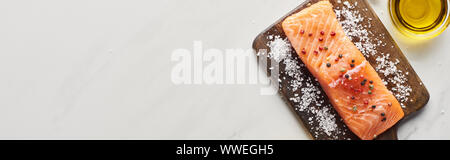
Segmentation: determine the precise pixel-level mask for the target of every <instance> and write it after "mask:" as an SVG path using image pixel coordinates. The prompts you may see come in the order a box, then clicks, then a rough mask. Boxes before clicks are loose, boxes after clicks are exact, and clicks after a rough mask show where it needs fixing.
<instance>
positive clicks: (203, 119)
mask: <svg viewBox="0 0 450 160" xmlns="http://www.w3.org/2000/svg"><path fill="white" fill-rule="evenodd" d="M301 2H302V0H283V1H280V0H247V1H240V0H220V1H219V0H217V1H211V0H194V1H182V0H180V1H175V0H166V1H148V0H72V1H60V0H40V1H32V0H21V1H0V20H1V23H0V138H1V139H309V137H308V135H307V134H306V131H305V130H304V129H303V128H302V126H301V125H300V123H299V122H298V121H297V119H296V117H295V115H294V114H293V113H292V112H291V110H289V108H288V107H287V106H286V105H285V104H284V103H283V102H282V100H281V99H280V98H279V97H278V96H276V95H275V96H263V95H260V94H259V89H260V87H261V86H260V85H174V84H173V83H172V82H171V75H170V72H171V69H172V67H173V65H174V62H172V61H171V60H170V56H171V53H172V51H173V50H175V49H177V48H188V49H189V48H192V44H193V41H194V40H201V41H202V42H203V45H204V47H205V48H217V49H227V48H243V49H248V48H250V47H251V43H252V41H253V38H254V37H255V36H256V35H257V34H258V33H259V32H260V31H262V30H263V29H264V28H266V27H267V26H268V25H269V24H271V23H272V22H273V21H275V20H276V19H278V18H279V17H281V16H282V15H284V14H285V13H286V12H288V11H289V10H291V9H293V8H294V7H296V6H297V5H298V4H300V3H301ZM370 2H371V3H372V4H373V7H374V8H375V9H376V11H377V14H378V15H379V16H380V18H381V19H382V21H383V22H384V23H385V25H386V26H387V27H388V29H389V30H390V31H391V33H392V34H393V35H394V37H395V39H396V40H397V41H398V44H399V46H400V47H401V49H402V50H403V51H404V53H405V54H406V56H407V57H408V59H409V60H410V62H411V64H412V66H413V67H414V69H415V70H416V72H417V73H418V74H419V76H420V77H421V78H422V80H423V82H424V84H425V85H426V86H427V88H428V90H429V92H430V94H431V99H430V102H429V103H428V105H427V106H426V108H425V109H424V110H422V111H421V112H420V113H418V114H417V115H415V116H414V117H412V118H410V119H409V120H407V121H404V122H403V124H402V125H401V127H400V129H399V138H400V139H450V123H449V121H450V110H449V108H448V107H447V106H448V105H447V103H450V93H449V89H450V85H449V84H448V82H449V81H450V69H449V68H450V67H448V66H447V65H448V64H449V63H450V45H448V44H450V31H448V30H447V31H446V32H444V33H443V34H442V35H441V36H439V37H437V38H435V39H433V40H432V41H429V42H422V43H418V44H411V43H409V42H406V41H404V40H402V39H400V38H399V37H400V36H399V35H398V33H397V32H396V31H395V30H394V29H393V28H392V25H391V22H390V20H389V17H388V13H387V2H386V1H384V0H383V1H380V0H370Z"/></svg>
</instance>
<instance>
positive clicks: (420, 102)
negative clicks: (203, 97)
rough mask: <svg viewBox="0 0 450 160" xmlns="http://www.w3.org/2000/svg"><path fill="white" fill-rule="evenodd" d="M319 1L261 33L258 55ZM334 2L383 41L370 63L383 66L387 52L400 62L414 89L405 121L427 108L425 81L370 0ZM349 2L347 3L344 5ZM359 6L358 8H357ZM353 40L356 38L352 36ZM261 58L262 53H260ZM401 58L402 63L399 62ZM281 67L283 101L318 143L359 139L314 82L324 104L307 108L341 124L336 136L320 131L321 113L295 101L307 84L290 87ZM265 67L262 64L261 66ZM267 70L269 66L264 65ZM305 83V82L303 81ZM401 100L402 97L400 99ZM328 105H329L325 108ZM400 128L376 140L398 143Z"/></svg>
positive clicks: (392, 87) (256, 47) (391, 77)
mask: <svg viewBox="0 0 450 160" xmlns="http://www.w3.org/2000/svg"><path fill="white" fill-rule="evenodd" d="M318 1H319V0H306V1H305V2H304V3H303V4H301V5H300V6H298V7H297V8H295V9H294V10H292V11H291V12H289V13H288V14H286V15H285V16H283V17H282V18H280V19H279V20H278V21H276V22H275V23H274V24H272V25H271V26H269V27H268V28H267V29H266V30H264V31H263V32H261V33H260V34H259V35H258V36H257V37H256V38H255V40H254V42H253V49H254V50H255V53H258V52H259V51H260V50H261V49H265V50H268V52H270V47H269V46H268V43H269V42H270V41H271V38H273V37H274V36H280V38H286V35H285V34H284V32H283V29H282V27H281V22H282V21H283V20H284V19H285V18H286V17H288V16H290V15H291V14H293V13H297V12H299V11H301V10H302V9H304V8H307V7H308V6H309V5H311V4H314V3H316V2H318ZM345 1H346V0H330V2H331V3H332V4H333V7H334V9H335V11H336V10H342V8H344V7H347V8H348V4H352V6H354V7H353V8H352V9H350V10H351V11H356V12H358V13H359V14H360V15H361V16H362V17H363V18H364V20H363V21H362V22H360V24H361V26H363V27H364V29H366V30H368V31H370V32H371V34H369V35H368V36H369V38H370V39H371V40H375V39H376V40H380V41H381V42H382V45H378V46H376V54H375V55H369V56H366V58H367V60H368V61H369V62H370V64H371V65H372V66H373V67H374V68H375V67H376V66H377V65H380V61H377V60H376V58H377V57H380V56H382V54H384V55H386V53H389V55H390V58H389V60H391V61H393V62H398V63H397V64H396V65H395V66H396V67H397V70H401V71H402V74H401V75H402V76H404V78H406V82H404V83H403V85H406V86H409V87H410V88H411V89H412V90H411V91H409V92H408V93H409V94H410V95H409V96H407V98H408V100H407V101H405V102H402V103H403V104H404V106H405V107H404V108H403V111H404V112H405V118H407V117H408V116H409V115H411V113H413V112H416V111H418V110H419V109H421V108H423V107H424V106H425V104H426V103H427V102H428V100H429V98H430V95H429V93H428V91H427V89H426V88H425V86H424V85H423V83H422V81H421V80H420V78H419V76H418V75H417V74H416V72H415V71H414V69H413V68H412V67H411V65H410V64H409V62H408V60H407V59H406V57H405V56H404V55H403V53H402V51H401V50H400V49H399V47H398V46H397V44H396V43H395V41H394V40H393V39H392V37H391V35H390V34H389V32H388V31H387V29H386V28H385V27H384V25H383V24H382V22H381V21H380V19H379V18H378V17H377V15H376V14H375V12H374V11H373V9H372V8H371V7H370V5H369V4H368V2H367V1H366V0H347V2H348V3H347V2H345ZM344 2H345V3H344ZM355 4H356V5H355ZM350 37H352V36H350ZM352 41H353V42H354V43H358V42H361V40H360V39H359V38H358V37H352ZM257 55H258V54H257ZM291 55H292V56H295V57H297V54H296V53H295V51H294V49H292V51H291ZM256 57H257V58H258V59H259V58H266V57H261V56H256ZM397 59H398V61H396V60H397ZM266 60H267V63H268V66H267V68H264V69H265V70H266V71H267V74H268V75H269V76H270V69H269V68H270V67H271V64H270V58H266ZM297 63H298V64H303V62H301V60H300V59H297ZM278 65H279V77H285V78H286V79H283V80H281V82H280V88H279V94H280V96H281V97H282V99H283V100H284V101H285V102H286V104H287V105H288V106H289V107H290V108H291V109H292V110H293V111H294V112H296V114H297V115H298V118H299V120H300V121H301V122H302V123H303V125H304V127H305V128H306V129H307V130H308V131H309V133H310V134H311V137H312V138H313V139H317V140H324V139H359V138H358V137H357V136H356V135H354V134H353V133H352V132H351V131H350V130H348V129H347V127H346V126H345V124H344V123H343V122H342V120H341V118H340V117H339V115H338V114H337V113H336V111H335V110H334V109H333V108H332V106H331V104H330V103H329V101H328V98H327V96H326V95H325V93H324V92H323V90H322V89H321V88H320V85H319V84H318V83H314V85H316V86H318V88H319V90H320V92H318V95H317V97H318V98H319V100H318V101H320V102H322V103H321V104H319V105H320V106H318V104H316V103H315V102H311V103H310V104H309V105H308V106H307V107H315V108H318V109H324V108H323V107H329V110H328V111H329V112H330V113H331V114H332V115H333V116H336V118H335V119H334V121H335V122H334V123H335V124H336V125H337V129H338V130H339V132H336V133H333V134H329V133H328V134H327V133H324V132H323V131H321V130H320V127H321V125H320V122H319V121H314V120H315V119H320V118H318V117H317V114H311V113H307V112H305V111H299V110H298V105H299V104H298V101H295V100H293V99H292V98H295V97H299V96H300V97H301V96H302V92H301V89H302V88H304V87H307V86H306V85H305V84H303V85H302V86H301V87H300V88H299V89H297V90H295V91H294V90H292V89H290V87H289V85H290V84H289V82H290V80H292V79H293V77H289V76H287V75H286V73H285V72H284V67H285V66H284V64H282V63H280V64H278ZM261 67H262V65H261ZM264 67H266V66H264ZM300 70H301V72H302V78H304V79H307V78H312V79H314V78H313V77H312V75H311V74H310V73H309V71H308V70H307V69H306V68H305V67H303V68H301V69H300ZM377 72H378V74H379V75H380V77H381V78H382V79H383V80H385V81H389V80H395V79H394V77H395V76H396V75H392V74H391V75H387V76H385V75H384V74H383V73H381V71H377ZM273 80H274V81H278V78H276V79H273ZM302 83H304V82H302ZM387 87H388V89H389V90H391V91H392V92H393V93H394V95H395V94H402V93H400V91H398V89H396V88H399V87H396V85H395V84H394V83H388V84H387ZM397 99H399V101H400V99H401V98H398V97H397ZM324 104H325V105H324ZM397 127H398V123H397V125H395V126H394V127H392V128H391V129H389V130H388V131H386V132H385V133H383V134H382V135H379V136H377V138H376V139H386V140H396V139H397Z"/></svg>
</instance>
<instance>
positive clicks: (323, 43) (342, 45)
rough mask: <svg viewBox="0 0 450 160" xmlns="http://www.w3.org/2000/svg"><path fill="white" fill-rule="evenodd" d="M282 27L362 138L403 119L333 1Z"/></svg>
mask: <svg viewBox="0 0 450 160" xmlns="http://www.w3.org/2000/svg"><path fill="white" fill-rule="evenodd" d="M282 27H283V31H284V32H285V34H286V36H287V38H288V39H289V41H290V42H291V44H292V46H293V48H294V49H295V51H296V52H297V54H298V56H299V57H300V59H301V60H302V61H303V63H305V65H306V67H307V68H308V70H309V71H310V72H311V73H312V75H313V76H314V77H315V78H316V79H317V80H318V81H319V83H320V85H321V87H322V88H323V90H324V91H325V93H326V94H327V96H328V98H329V99H330V102H331V104H332V105H333V107H334V108H335V109H336V111H337V112H338V113H339V115H340V116H341V118H342V119H343V120H344V123H345V124H346V125H347V127H348V128H349V129H350V130H351V131H352V132H353V133H354V134H356V135H357V136H358V137H359V138H361V139H363V140H371V139H374V138H375V137H376V136H377V135H380V134H381V133H383V132H384V131H386V130H387V129H389V128H390V127H392V126H393V125H394V124H396V123H397V122H398V121H399V120H400V119H402V118H403V116H404V113H403V110H402V108H401V106H400V104H399V102H398V101H397V99H396V98H395V97H394V95H392V93H391V92H390V91H389V90H388V89H387V88H386V86H385V85H384V83H383V82H382V80H381V78H380V77H379V76H378V74H377V72H376V71H375V69H374V68H373V67H372V66H371V65H370V64H369V62H368V61H367V60H366V58H365V57H364V55H363V54H362V53H361V52H360V51H359V50H358V48H357V47H356V46H355V45H354V44H353V42H352V41H351V40H350V39H349V38H348V37H347V36H346V35H345V33H344V30H343V29H342V26H341V24H340V23H339V21H338V19H337V18H336V14H335V13H334V11H333V6H332V4H331V3H330V2H329V1H319V2H317V3H315V4H313V5H311V6H309V7H308V8H305V9H303V10H302V11H300V12H298V13H295V14H293V15H291V16H289V17H287V18H286V19H285V20H284V21H283V22H282Z"/></svg>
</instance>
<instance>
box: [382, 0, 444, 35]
mask: <svg viewBox="0 0 450 160" xmlns="http://www.w3.org/2000/svg"><path fill="white" fill-rule="evenodd" d="M449 1H450V0H389V12H390V15H391V18H392V21H393V22H394V25H395V26H396V27H397V28H398V29H399V30H400V32H402V33H403V34H405V35H407V36H409V37H412V38H415V39H430V38H433V37H436V36H437V35H439V34H440V33H442V32H443V31H444V30H445V29H446V28H447V27H448V25H449V6H448V3H449Z"/></svg>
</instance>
